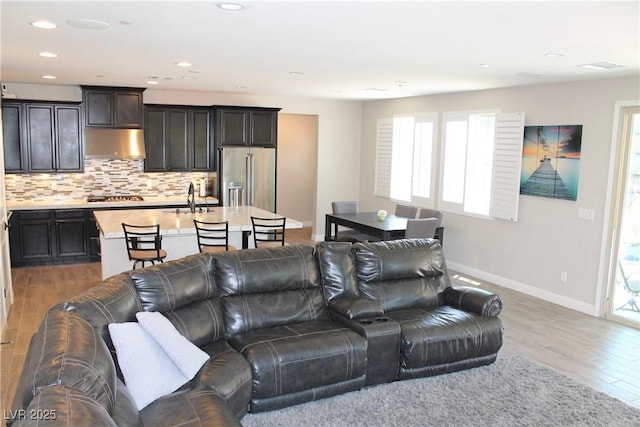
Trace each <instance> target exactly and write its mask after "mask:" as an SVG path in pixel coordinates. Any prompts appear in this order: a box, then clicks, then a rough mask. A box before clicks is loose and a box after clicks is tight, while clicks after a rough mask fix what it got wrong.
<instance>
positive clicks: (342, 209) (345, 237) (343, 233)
mask: <svg viewBox="0 0 640 427" xmlns="http://www.w3.org/2000/svg"><path fill="white" fill-rule="evenodd" d="M331 211H332V212H333V213H334V214H349V213H358V212H359V209H358V202H357V201H355V200H348V201H342V202H331ZM333 236H334V237H333V240H334V241H338V242H351V243H356V242H368V241H376V240H380V239H378V238H377V237H375V236H371V235H369V234H367V233H362V232H360V231H356V230H353V229H351V228H348V227H340V226H338V225H336V229H335V231H334V233H333Z"/></svg>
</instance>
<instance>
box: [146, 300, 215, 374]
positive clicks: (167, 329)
mask: <svg viewBox="0 0 640 427" xmlns="http://www.w3.org/2000/svg"><path fill="white" fill-rule="evenodd" d="M136 318H137V319H138V323H140V325H141V326H142V327H143V328H144V330H145V331H147V333H148V334H149V335H151V336H152V337H153V338H154V339H155V340H156V342H157V343H158V344H159V345H160V347H162V348H163V350H164V351H165V352H166V353H167V354H168V355H169V357H170V358H171V360H173V363H175V364H176V366H177V367H178V369H180V371H181V372H182V374H183V375H184V376H185V377H187V378H189V379H192V378H193V377H194V376H195V375H196V374H197V373H198V371H199V370H200V368H202V365H204V363H205V362H206V361H207V360H209V355H208V354H207V353H206V352H204V351H202V350H200V349H199V348H198V346H196V345H195V344H193V343H192V342H191V341H189V340H188V339H187V338H186V337H185V336H184V335H182V334H181V333H180V332H178V330H177V329H176V328H175V326H173V324H172V323H171V322H170V321H169V319H167V318H166V317H164V316H163V315H162V313H160V312H157V311H153V312H151V311H141V312H139V313H136Z"/></svg>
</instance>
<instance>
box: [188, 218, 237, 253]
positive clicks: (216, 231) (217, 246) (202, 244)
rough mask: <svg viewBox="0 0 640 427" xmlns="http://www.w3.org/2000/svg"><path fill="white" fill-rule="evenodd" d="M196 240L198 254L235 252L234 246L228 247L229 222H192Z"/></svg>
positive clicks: (195, 220)
mask: <svg viewBox="0 0 640 427" xmlns="http://www.w3.org/2000/svg"><path fill="white" fill-rule="evenodd" d="M193 225H195V227H196V236H197V238H198V249H199V250H200V252H211V253H214V252H224V251H235V250H236V248H235V247H234V246H231V245H229V222H228V221H220V222H205V221H198V220H197V219H194V220H193Z"/></svg>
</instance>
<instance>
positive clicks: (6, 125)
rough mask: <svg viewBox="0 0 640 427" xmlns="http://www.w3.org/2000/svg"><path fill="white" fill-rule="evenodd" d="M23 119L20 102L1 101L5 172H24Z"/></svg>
mask: <svg viewBox="0 0 640 427" xmlns="http://www.w3.org/2000/svg"><path fill="white" fill-rule="evenodd" d="M23 120H24V113H23V110H22V103H19V102H5V101H3V102H2V139H3V141H4V170H5V172H6V173H24V172H26V167H25V157H26V156H25V145H26V143H25V140H24V134H23V129H24V127H23V124H22V122H23Z"/></svg>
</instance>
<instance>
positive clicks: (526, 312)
mask: <svg viewBox="0 0 640 427" xmlns="http://www.w3.org/2000/svg"><path fill="white" fill-rule="evenodd" d="M310 236H311V229H310V228H304V229H302V230H292V231H290V230H287V242H288V243H289V244H308V245H313V244H315V243H314V242H313V241H311V240H310ZM100 275H101V273H100V264H99V263H93V264H76V265H65V266H46V267H31V268H16V269H13V270H12V277H13V289H14V294H15V302H14V304H13V306H12V307H11V310H10V312H9V325H8V329H7V331H6V334H5V336H4V337H3V340H2V341H3V342H8V343H7V344H3V345H2V346H0V395H1V398H0V402H1V405H2V406H1V408H0V410H2V411H3V412H2V413H3V414H5V413H6V412H4V411H8V410H9V409H10V408H11V403H12V401H13V396H14V394H15V388H16V385H17V381H18V377H19V375H20V372H21V370H22V365H23V363H24V359H25V356H26V353H27V349H28V347H29V342H30V340H31V335H32V334H33V333H34V332H35V331H36V329H37V327H38V325H39V324H40V322H41V321H42V319H43V317H44V314H45V313H46V311H47V310H48V309H49V307H51V306H52V305H54V304H56V303H58V302H60V301H63V300H65V299H68V298H70V297H72V296H74V295H77V294H79V293H80V292H82V291H84V290H86V289H88V288H90V287H92V286H95V285H96V284H98V283H100ZM451 275H452V278H453V280H454V282H456V283H457V284H468V282H463V280H464V279H465V278H464V277H463V276H460V275H458V274H456V273H455V272H451ZM470 279H472V280H474V281H475V282H476V283H475V284H473V286H480V287H481V288H484V289H488V290H491V291H494V292H496V293H498V294H500V295H501V296H502V297H503V299H504V303H505V304H504V310H503V312H502V314H501V316H500V317H501V319H502V321H503V323H504V327H505V335H504V346H503V348H502V350H501V351H500V355H501V356H505V355H509V354H519V355H523V356H526V357H529V358H530V359H533V360H536V361H538V362H540V363H542V364H544V365H547V366H549V367H551V368H554V369H556V370H558V371H560V372H562V373H564V374H565V375H567V376H569V377H571V378H573V379H575V380H577V381H579V382H581V383H583V384H586V385H588V386H591V387H593V388H595V389H597V390H600V391H603V392H605V393H608V394H610V395H612V396H615V397H617V398H619V399H621V400H623V401H625V402H627V403H629V404H632V405H634V406H637V407H640V330H637V329H633V328H630V327H628V326H624V325H621V324H618V323H614V322H612V321H608V320H604V319H598V318H594V317H591V316H587V315H585V314H582V313H579V312H576V311H573V310H569V309H566V308H563V307H560V306H558V305H555V304H551V303H548V302H545V301H542V300H539V299H536V298H533V297H530V296H527V295H524V294H520V293H518V292H515V291H512V290H509V289H505V288H501V287H499V286H496V285H494V284H491V283H485V282H482V281H478V280H477V279H473V278H470Z"/></svg>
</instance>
